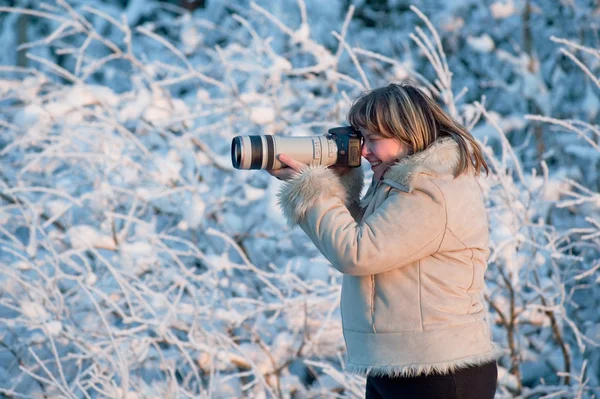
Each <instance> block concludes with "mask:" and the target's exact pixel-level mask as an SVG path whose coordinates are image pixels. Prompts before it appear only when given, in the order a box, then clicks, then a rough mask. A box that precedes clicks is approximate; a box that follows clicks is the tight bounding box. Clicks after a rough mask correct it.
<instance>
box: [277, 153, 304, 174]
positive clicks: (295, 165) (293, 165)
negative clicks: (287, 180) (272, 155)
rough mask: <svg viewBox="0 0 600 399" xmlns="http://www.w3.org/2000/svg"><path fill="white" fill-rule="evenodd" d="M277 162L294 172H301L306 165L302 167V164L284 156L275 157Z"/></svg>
mask: <svg viewBox="0 0 600 399" xmlns="http://www.w3.org/2000/svg"><path fill="white" fill-rule="evenodd" d="M277 160H278V161H279V162H281V163H283V164H285V165H287V166H289V167H290V168H292V169H294V170H295V171H296V172H301V171H302V169H304V168H305V167H306V165H304V164H303V163H302V162H298V161H296V160H295V159H294V158H290V157H288V156H287V155H285V154H279V155H277Z"/></svg>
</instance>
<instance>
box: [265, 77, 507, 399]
mask: <svg viewBox="0 0 600 399" xmlns="http://www.w3.org/2000/svg"><path fill="white" fill-rule="evenodd" d="M348 120H349V122H350V124H351V125H352V127H353V128H354V129H356V130H359V131H360V132H361V133H362V137H363V145H362V156H363V157H364V158H366V159H367V161H369V163H370V164H371V169H372V170H373V181H372V183H371V186H370V187H369V189H368V191H367V193H366V194H365V197H364V198H363V199H362V200H360V194H361V191H362V183H363V174H362V170H361V169H360V168H354V169H348V168H346V169H343V168H331V167H330V168H325V167H307V166H306V165H303V164H301V163H299V162H297V161H295V160H293V159H291V158H290V157H287V156H285V154H281V155H280V156H279V158H278V159H279V160H280V161H281V162H282V163H284V164H286V165H287V166H288V168H284V169H280V170H273V171H270V172H269V173H271V174H272V175H273V176H275V177H278V178H280V179H282V180H286V183H285V184H284V185H283V186H282V189H281V191H280V193H279V202H280V204H281V206H282V209H283V211H284V214H285V216H286V217H287V219H288V220H289V221H290V222H291V223H297V224H298V225H299V226H300V227H301V228H302V229H303V230H304V232H305V233H306V234H307V235H308V236H309V237H310V239H311V240H312V241H313V243H314V244H315V245H316V247H317V248H318V249H319V250H320V251H321V253H322V254H323V255H324V256H325V257H326V258H327V259H328V260H329V261H330V262H331V264H332V265H333V266H334V267H335V268H336V269H337V270H339V271H340V272H341V273H343V274H344V276H343V283H342V299H341V312H342V325H343V331H344V339H345V342H346V348H347V352H348V363H347V365H346V370H348V371H350V372H357V373H361V374H363V375H366V376H367V388H366V397H367V398H412V397H415V398H477V399H485V398H493V397H494V393H495V390H496V377H497V368H496V358H497V357H498V355H499V353H500V352H499V350H498V349H497V347H496V346H495V345H494V344H493V343H492V341H491V338H490V328H489V325H488V323H487V321H486V314H487V311H486V307H485V304H484V303H483V301H482V290H483V288H484V272H485V270H486V267H487V263H486V259H487V257H488V255H489V249H488V222H487V216H486V211H485V206H484V199H483V196H482V193H481V190H480V187H479V184H478V182H477V179H476V177H477V176H478V175H479V173H480V170H481V169H483V170H485V171H486V173H487V172H488V167H487V165H486V163H485V160H484V159H483V155H482V152H481V149H480V148H479V146H478V144H477V143H476V141H475V140H474V138H473V137H472V135H471V134H470V133H469V132H468V131H467V130H466V129H465V128H464V127H462V126H460V125H459V124H458V123H457V122H455V121H454V120H453V119H452V118H451V117H450V116H448V115H447V114H446V113H445V112H444V111H443V110H442V109H441V108H440V107H439V106H438V105H437V104H436V103H435V102H434V101H433V100H431V99H430V98H429V97H427V96H426V95H425V94H424V93H423V92H422V91H420V90H419V89H418V88H416V87H415V86H413V85H412V84H409V83H403V84H391V85H389V86H387V87H383V88H379V89H376V90H373V91H371V92H368V93H365V94H363V95H362V96H360V97H359V98H358V99H357V100H356V101H355V102H354V104H353V105H352V107H351V109H350V112H349V115H348Z"/></svg>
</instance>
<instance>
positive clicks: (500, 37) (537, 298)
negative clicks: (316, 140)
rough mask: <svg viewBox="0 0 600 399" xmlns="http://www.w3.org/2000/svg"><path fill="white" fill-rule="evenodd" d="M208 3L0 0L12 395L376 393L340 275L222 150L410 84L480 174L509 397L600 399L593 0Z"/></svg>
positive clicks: (252, 174)
mask: <svg viewBox="0 0 600 399" xmlns="http://www.w3.org/2000/svg"><path fill="white" fill-rule="evenodd" d="M200 3H202V4H200ZM183 6H186V7H183ZM197 6H198V8H196V9H193V7H191V4H186V0H181V1H179V2H176V1H171V2H166V1H165V2H162V1H145V0H129V1H127V0H104V1H84V0H68V1H65V0H55V1H51V2H43V3H42V2H38V1H32V0H5V1H4V2H1V3H0V398H4V397H6V398H105V397H108V398H127V399H132V398H185V397H200V398H242V397H244V398H246V397H247V398H360V397H363V396H364V384H365V380H364V378H362V377H359V376H355V375H350V374H347V373H344V372H343V371H342V370H343V366H344V362H345V353H344V350H345V349H344V343H343V338H342V331H341V321H340V314H339V294H340V283H341V275H340V274H339V273H338V272H337V271H335V270H334V269H333V268H332V267H330V265H329V264H328V262H327V260H326V259H325V258H324V257H323V256H322V255H321V254H320V253H319V252H318V251H317V249H316V248H315V247H314V246H313V245H312V243H311V242H310V241H309V239H308V238H307V237H306V236H305V235H304V233H303V232H302V231H301V230H300V229H298V228H290V227H289V226H287V225H286V223H285V221H284V220H283V218H282V215H281V213H280V211H279V209H278V207H277V205H276V201H275V193H276V192H277V190H278V187H279V184H281V183H280V182H279V181H277V180H275V179H272V178H271V177H270V176H269V175H268V174H267V173H266V172H264V171H240V170H236V169H234V168H233V167H232V165H231V158H230V145H231V140H232V138H233V137H235V136H237V135H248V134H277V135H285V136H307V135H317V134H324V133H325V132H326V131H327V129H329V128H332V127H335V126H339V125H343V124H346V123H347V121H346V120H345V116H346V112H347V110H348V106H349V103H350V101H351V99H352V98H354V97H356V96H357V95H358V94H359V93H361V92H362V91H364V90H368V89H370V88H376V87H379V86H383V85H386V84H388V83H390V82H397V81H401V80H403V79H407V78H409V79H412V80H413V81H414V82H416V83H417V84H419V85H420V86H421V87H422V88H423V89H424V90H426V91H427V92H428V93H430V94H431V95H432V96H433V97H434V98H436V99H437V100H438V101H439V102H440V103H441V104H443V105H444V107H445V109H446V110H447V111H448V112H449V113H451V114H452V115H453V117H455V118H456V119H457V120H459V121H460V122H462V123H463V124H464V125H465V126H467V127H468V128H469V130H470V131H472V132H473V134H474V135H475V137H476V138H477V139H478V140H479V141H480V143H481V144H482V146H483V148H484V150H485V153H486V156H487V160H488V162H489V164H490V167H491V173H490V176H489V177H487V178H484V179H482V181H481V182H482V186H483V187H484V189H485V194H486V198H487V205H488V211H489V213H488V214H489V220H490V233H491V243H490V244H491V249H492V252H491V255H490V258H489V268H488V271H487V274H486V279H487V283H488V289H487V290H486V292H485V301H486V303H487V304H488V305H489V311H490V320H491V323H492V326H493V336H494V340H495V341H496V342H497V343H498V344H499V345H500V346H501V347H502V348H503V349H505V355H504V356H503V357H502V358H501V359H500V361H499V385H498V391H497V397H498V398H511V397H519V398H559V397H560V398H593V397H596V398H598V397H600V348H599V346H600V313H599V312H598V309H599V308H600V289H599V288H600V271H599V270H600V176H599V173H598V172H599V171H600V169H599V167H600V126H599V120H600V117H599V116H600V112H599V110H600V36H599V28H600V5H599V4H598V3H597V1H594V0H569V1H566V0H498V1H493V0H483V1H476V0H460V1H452V2H445V1H443V0H416V1H413V2H408V1H403V0H377V1H374V0H373V1H367V0H356V1H350V0H331V1H327V2H324V1H318V0H263V1H257V2H256V3H255V2H250V1H248V0H240V1H229V0H227V1H216V0H215V1H210V0H207V1H205V2H200V1H199V2H198V4H197ZM365 171H366V179H367V183H368V182H369V181H370V178H371V174H370V172H369V171H367V168H365Z"/></svg>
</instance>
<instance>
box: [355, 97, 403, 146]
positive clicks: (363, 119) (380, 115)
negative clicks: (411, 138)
mask: <svg viewBox="0 0 600 399" xmlns="http://www.w3.org/2000/svg"><path fill="white" fill-rule="evenodd" d="M390 120H391V115H390V101H389V98H388V96H387V95H386V94H385V93H379V92H377V91H372V92H369V93H367V94H365V95H363V96H361V97H359V98H358V99H357V100H356V102H355V103H354V104H353V105H352V107H351V108H350V111H349V112H348V122H349V123H350V125H351V126H352V127H353V128H354V129H356V130H360V129H365V130H370V131H372V132H377V133H379V134H381V135H382V136H386V137H392V135H393V132H394V129H393V127H392V126H391V125H390V124H389V121H390Z"/></svg>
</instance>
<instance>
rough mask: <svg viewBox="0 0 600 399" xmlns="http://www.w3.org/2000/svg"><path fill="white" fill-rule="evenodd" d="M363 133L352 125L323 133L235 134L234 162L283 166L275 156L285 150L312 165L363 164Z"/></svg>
mask: <svg viewBox="0 0 600 399" xmlns="http://www.w3.org/2000/svg"><path fill="white" fill-rule="evenodd" d="M361 145H362V135H361V134H360V132H359V131H358V130H354V129H353V128H352V127H351V126H341V127H335V128H333V129H329V130H328V132H327V134H326V135H324V136H306V137H282V136H273V135H253V136H236V137H234V138H233V140H232V142H231V163H232V164H233V167H234V168H236V169H270V170H272V169H281V168H282V164H281V162H279V161H278V160H277V158H276V156H277V155H279V154H286V155H288V156H290V157H292V158H294V159H296V160H297V161H299V162H302V163H304V164H306V165H310V166H318V165H321V166H330V165H335V166H349V167H353V168H356V167H359V166H360V152H361Z"/></svg>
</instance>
